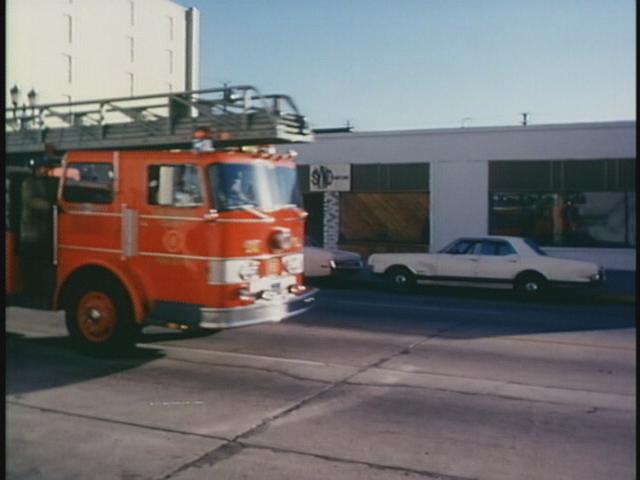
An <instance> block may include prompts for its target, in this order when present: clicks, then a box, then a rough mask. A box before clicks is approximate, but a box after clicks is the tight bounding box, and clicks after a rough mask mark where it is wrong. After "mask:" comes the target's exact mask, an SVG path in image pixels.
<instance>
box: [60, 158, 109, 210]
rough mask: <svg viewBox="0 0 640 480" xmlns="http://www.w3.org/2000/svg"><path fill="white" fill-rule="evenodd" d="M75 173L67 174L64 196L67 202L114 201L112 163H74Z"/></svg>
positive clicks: (71, 166) (72, 167) (72, 168)
mask: <svg viewBox="0 0 640 480" xmlns="http://www.w3.org/2000/svg"><path fill="white" fill-rule="evenodd" d="M69 169H71V170H72V171H73V173H74V174H73V175H67V176H66V178H65V180H64V188H63V189H62V198H64V199H65V200H66V201H67V202H79V203H111V202H112V201H113V177H114V176H113V166H112V165H111V164H110V163H73V164H70V165H69Z"/></svg>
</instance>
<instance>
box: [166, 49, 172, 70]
mask: <svg viewBox="0 0 640 480" xmlns="http://www.w3.org/2000/svg"><path fill="white" fill-rule="evenodd" d="M167 66H168V69H169V73H173V50H167Z"/></svg>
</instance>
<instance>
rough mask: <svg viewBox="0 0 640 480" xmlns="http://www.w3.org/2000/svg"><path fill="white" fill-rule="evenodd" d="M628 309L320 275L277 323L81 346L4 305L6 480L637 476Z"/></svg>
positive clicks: (51, 319)
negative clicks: (353, 284) (122, 349)
mask: <svg viewBox="0 0 640 480" xmlns="http://www.w3.org/2000/svg"><path fill="white" fill-rule="evenodd" d="M634 310H635V306H634V305H631V304H615V303H606V302H601V301H594V300H593V298H591V297H589V295H584V296H569V297H562V296H556V297H552V298H549V299H546V300H541V301H536V302H529V301H523V300H521V299H519V298H517V297H513V296H512V295H509V294H506V293H504V292H491V293H488V292H481V293H478V292H466V291H463V292H458V291H456V292H454V293H452V291H446V290H428V291H419V292H416V293H413V294H393V293H389V292H386V291H384V290H381V289H367V290H355V291H354V290H349V289H325V290H323V291H322V293H321V294H320V300H319V302H318V304H317V306H316V307H315V309H314V310H312V311H310V312H308V313H306V314H305V315H303V316H301V317H298V318H297V319H292V320H290V321H287V322H284V323H281V324H269V325H261V326H256V327H248V328H244V329H238V330H227V331H221V332H217V333H211V334H207V335H188V334H183V333H173V332H171V331H167V330H161V329H148V330H145V333H144V335H143V338H142V339H141V342H140V343H139V344H138V347H137V350H136V351H135V352H134V353H133V354H131V355H130V356H127V358H118V359H94V358H90V357H86V356H82V355H80V354H77V353H75V352H74V351H73V350H71V349H70V348H69V344H68V341H67V339H66V336H65V335H66V332H65V330H64V325H63V318H62V316H61V314H56V313H48V312H42V311H37V310H27V309H21V308H17V307H10V308H8V309H7V327H6V329H7V337H8V339H7V340H8V345H7V346H8V353H7V374H6V392H7V395H6V412H7V413H6V420H7V429H6V435H7V457H6V464H7V478H10V479H65V480H67V479H87V478H91V479H102V478H104V479H123V480H133V479H157V480H160V479H172V480H186V479H260V480H282V479H314V480H315V479H318V480H319V479H323V480H324V479H329V478H330V479H373V480H378V479H391V480H394V479H413V478H415V479H447V480H453V479H460V480H462V479H496V480H498V479H510V480H511V479H532V480H533V479H545V480H546V479H580V480H595V479H607V480H608V479H617V480H619V479H635V478H636V454H635V451H636V326H635V325H636V324H635V319H634V313H635V312H634Z"/></svg>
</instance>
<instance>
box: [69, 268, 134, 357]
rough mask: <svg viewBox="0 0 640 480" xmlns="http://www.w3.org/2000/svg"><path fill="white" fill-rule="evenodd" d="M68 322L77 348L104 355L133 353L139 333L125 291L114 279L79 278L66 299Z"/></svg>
mask: <svg viewBox="0 0 640 480" xmlns="http://www.w3.org/2000/svg"><path fill="white" fill-rule="evenodd" d="M65 297H66V298H65V320H66V324H67V330H68V331H69V335H70V337H71V339H72V341H73V343H74V345H75V346H76V347H77V348H78V349H80V350H81V351H82V352H84V353H88V354H91V355H105V354H113V353H116V352H122V351H129V350H131V349H132V347H133V345H134V344H135V342H136V339H137V337H138V335H139V333H140V330H141V328H140V326H139V325H137V324H136V323H135V320H134V314H133V307H132V304H131V300H130V298H129V295H128V294H127V292H126V290H125V289H124V287H122V285H121V284H120V283H119V282H118V281H117V280H115V279H113V278H110V277H108V276H106V275H98V276H97V277H96V278H92V279H91V280H89V279H88V278H87V277H82V278H78V279H77V280H76V281H75V282H74V283H73V284H72V285H70V287H69V289H68V290H67V295H66V296H65Z"/></svg>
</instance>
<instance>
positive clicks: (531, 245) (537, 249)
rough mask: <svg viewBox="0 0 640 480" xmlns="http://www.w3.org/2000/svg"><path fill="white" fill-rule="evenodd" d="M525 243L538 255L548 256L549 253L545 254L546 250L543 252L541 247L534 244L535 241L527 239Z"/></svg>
mask: <svg viewBox="0 0 640 480" xmlns="http://www.w3.org/2000/svg"><path fill="white" fill-rule="evenodd" d="M524 243H526V244H527V245H528V246H529V248H531V250H533V251H534V252H536V253H537V254H538V255H544V256H546V255H547V252H545V251H544V250H542V249H541V248H540V246H539V245H538V244H537V243H536V242H534V241H533V240H531V239H530V238H525V239H524Z"/></svg>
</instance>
